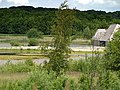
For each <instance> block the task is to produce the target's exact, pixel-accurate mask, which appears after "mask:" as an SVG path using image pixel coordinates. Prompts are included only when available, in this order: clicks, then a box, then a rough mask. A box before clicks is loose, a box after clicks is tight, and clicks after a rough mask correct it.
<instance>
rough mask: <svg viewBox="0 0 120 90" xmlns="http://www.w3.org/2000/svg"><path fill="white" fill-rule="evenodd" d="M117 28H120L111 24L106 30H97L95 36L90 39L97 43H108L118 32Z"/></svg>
mask: <svg viewBox="0 0 120 90" xmlns="http://www.w3.org/2000/svg"><path fill="white" fill-rule="evenodd" d="M118 28H120V25H119V24H112V25H110V26H109V28H108V29H107V30H105V29H98V30H97V32H96V33H95V35H94V36H93V37H92V39H93V40H99V41H110V40H111V39H112V37H113V35H114V33H115V32H117V31H118Z"/></svg>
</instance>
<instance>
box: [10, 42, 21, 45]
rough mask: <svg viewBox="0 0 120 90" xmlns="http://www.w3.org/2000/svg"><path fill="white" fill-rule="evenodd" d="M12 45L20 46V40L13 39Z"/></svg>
mask: <svg viewBox="0 0 120 90" xmlns="http://www.w3.org/2000/svg"><path fill="white" fill-rule="evenodd" d="M10 44H11V46H20V43H19V42H18V41H11V42H10Z"/></svg>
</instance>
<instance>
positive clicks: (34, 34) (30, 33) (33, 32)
mask: <svg viewBox="0 0 120 90" xmlns="http://www.w3.org/2000/svg"><path fill="white" fill-rule="evenodd" d="M27 36H28V38H42V32H40V31H37V29H35V28H32V29H30V30H29V31H28V32H27Z"/></svg>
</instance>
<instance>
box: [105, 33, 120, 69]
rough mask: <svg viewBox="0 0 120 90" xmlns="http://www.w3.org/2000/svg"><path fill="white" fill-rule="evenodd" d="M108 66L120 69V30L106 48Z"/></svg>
mask: <svg viewBox="0 0 120 90" xmlns="http://www.w3.org/2000/svg"><path fill="white" fill-rule="evenodd" d="M105 59H106V66H107V68H109V69H111V70H115V71H118V70H120V32H119V31H118V32H117V33H116V34H115V35H114V37H113V40H112V41H110V42H109V44H108V46H107V48H106V54H105Z"/></svg>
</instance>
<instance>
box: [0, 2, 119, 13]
mask: <svg viewBox="0 0 120 90" xmlns="http://www.w3.org/2000/svg"><path fill="white" fill-rule="evenodd" d="M63 1H64V0H0V8H4V7H10V6H20V5H29V6H34V7H48V8H58V7H59V5H60V4H61V3H62V2H63ZM68 5H69V6H70V8H75V7H76V8H77V9H79V10H81V11H82V10H91V9H94V10H103V11H107V12H109V11H112V12H113V11H120V0H68Z"/></svg>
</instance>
